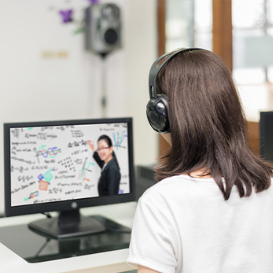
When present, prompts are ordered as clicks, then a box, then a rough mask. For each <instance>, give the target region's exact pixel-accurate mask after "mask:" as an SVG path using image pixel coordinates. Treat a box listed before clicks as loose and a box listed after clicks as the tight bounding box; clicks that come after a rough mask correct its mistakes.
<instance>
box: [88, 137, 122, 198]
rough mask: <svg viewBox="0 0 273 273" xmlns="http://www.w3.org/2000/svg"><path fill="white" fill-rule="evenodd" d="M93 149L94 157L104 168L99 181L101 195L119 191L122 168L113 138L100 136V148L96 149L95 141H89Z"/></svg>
mask: <svg viewBox="0 0 273 273" xmlns="http://www.w3.org/2000/svg"><path fill="white" fill-rule="evenodd" d="M87 143H88V146H89V147H90V149H91V150H92V151H93V158H94V159H95V161H96V162H97V164H98V165H99V166H100V168H101V169H102V171H101V176H100V179H99V183H98V192H99V196H103V195H114V194H118V193H119V183H120V170H119V164H118V161H117V158H116V155H115V152H114V150H113V145H112V140H111V139H110V137H108V136H107V135H101V136H100V137H99V138H98V149H97V150H95V147H94V143H93V141H90V140H89V141H88V142H87Z"/></svg>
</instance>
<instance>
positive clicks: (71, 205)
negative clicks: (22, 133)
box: [4, 117, 135, 216]
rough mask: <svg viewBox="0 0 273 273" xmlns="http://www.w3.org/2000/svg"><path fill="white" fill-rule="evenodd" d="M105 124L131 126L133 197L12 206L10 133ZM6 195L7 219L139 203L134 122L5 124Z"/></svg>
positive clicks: (72, 121) (123, 195)
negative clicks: (45, 127)
mask: <svg viewBox="0 0 273 273" xmlns="http://www.w3.org/2000/svg"><path fill="white" fill-rule="evenodd" d="M105 123H127V124H128V161H129V162H128V163H129V183H130V184H129V185H130V193H125V194H118V195H109V196H97V197H92V198H83V199H73V200H63V201H57V202H50V203H38V204H31V205H21V206H11V172H10V170H11V158H10V157H11V150H10V148H11V147H10V129H11V128H22V127H44V126H69V125H88V124H105ZM4 188H5V189H4V192H5V216H19V215H27V214H34V213H45V212H55V211H57V212H60V211H66V210H72V209H81V208H87V207H97V206H103V205H110V204H118V203H125V202H132V201H135V171H134V155H133V119H132V118H131V117H124V118H98V119H77V120H58V121H36V122H13V123H4Z"/></svg>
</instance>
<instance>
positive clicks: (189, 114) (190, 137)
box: [155, 50, 272, 200]
mask: <svg viewBox="0 0 273 273" xmlns="http://www.w3.org/2000/svg"><path fill="white" fill-rule="evenodd" d="M157 90H159V91H160V92H159V93H162V94H165V95H166V96H167V99H168V101H169V120H170V130H171V141H172V146H171V148H170V150H169V151H168V152H167V154H166V155H164V156H163V157H162V159H163V160H162V161H161V162H162V163H161V165H160V166H159V167H157V168H156V170H155V171H156V175H155V177H156V180H157V181H159V180H162V179H164V178H166V177H170V176H173V175H179V174H182V173H184V174H188V175H190V173H191V172H194V171H197V170H200V169H204V173H205V174H210V175H211V176H212V177H213V178H214V180H215V182H216V184H217V185H218V187H219V188H220V190H221V192H222V194H223V196H224V199H225V200H228V199H229V197H230V193H231V189H232V187H233V186H234V185H236V186H237V188H238V190H239V195H240V197H247V196H250V195H251V193H252V188H253V187H254V189H255V191H256V192H261V191H263V190H266V189H268V188H269V187H270V185H271V176H272V169H271V166H270V165H269V164H267V163H265V162H263V161H262V160H261V159H260V158H259V157H258V156H256V155H255V154H254V153H253V152H252V151H251V149H250V148H249V143H248V138H247V124H246V119H245V116H244V112H243V109H242V106H241V102H240V99H239V96H238V94H237V90H236V87H235V85H234V82H233V80H232V76H231V73H230V71H229V70H228V69H227V67H226V65H225V64H224V62H223V60H222V59H221V58H220V57H218V56H217V55H216V54H214V53H212V52H210V51H207V50H195V51H187V52H181V53H179V54H177V55H176V56H175V57H173V58H172V59H170V60H169V61H168V62H167V63H166V64H165V65H164V66H163V68H162V69H161V71H160V73H159V75H158V82H157ZM223 178H224V181H223Z"/></svg>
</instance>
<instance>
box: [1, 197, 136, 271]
mask: <svg viewBox="0 0 273 273" xmlns="http://www.w3.org/2000/svg"><path fill="white" fill-rule="evenodd" d="M135 208H136V202H129V203H123V204H117V205H107V206H102V207H93V208H85V209H81V213H82V214H83V215H95V214H99V215H102V216H105V217H107V218H109V219H112V220H115V221H116V222H118V223H120V224H122V225H124V226H127V227H132V223H133V217H134V213H135ZM44 217H45V216H43V215H42V214H35V215H27V216H16V217H8V218H1V219H0V227H4V226H5V227H7V226H12V225H21V224H25V223H26V224H27V223H29V222H31V221H33V220H37V219H41V218H44ZM127 256H128V249H121V250H115V251H110V252H103V253H98V254H89V255H83V256H78V257H72V258H66V259H59V260H54V261H47V262H40V263H28V262H27V261H25V260H24V259H23V258H21V257H20V256H18V255H17V254H16V253H14V252H13V251H11V250H10V249H8V248H7V247H6V246H5V245H3V244H1V243H0V272H1V273H25V272H27V273H64V272H69V273H76V272H78V273H87V272H89V273H92V272H96V273H104V272H105V273H114V272H124V271H129V270H133V269H134V268H132V267H130V266H129V265H127V264H126V259H127Z"/></svg>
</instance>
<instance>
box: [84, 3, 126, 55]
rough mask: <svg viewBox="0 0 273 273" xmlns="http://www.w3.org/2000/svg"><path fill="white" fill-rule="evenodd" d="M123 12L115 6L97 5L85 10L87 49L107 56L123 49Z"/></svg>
mask: <svg viewBox="0 0 273 273" xmlns="http://www.w3.org/2000/svg"><path fill="white" fill-rule="evenodd" d="M121 27H122V25H121V12H120V8H119V7H118V6H117V5H115V4H112V3H111V4H110V3H109V4H107V3H97V4H93V5H91V6H89V7H88V8H86V10H85V49H86V50H90V51H92V52H94V53H96V54H101V55H105V54H108V53H110V52H112V51H113V50H115V49H119V48H121Z"/></svg>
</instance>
